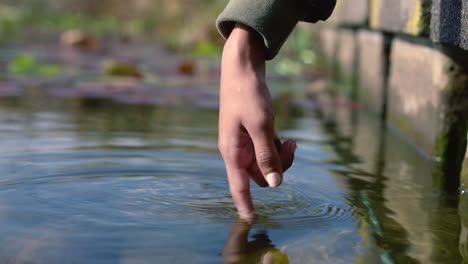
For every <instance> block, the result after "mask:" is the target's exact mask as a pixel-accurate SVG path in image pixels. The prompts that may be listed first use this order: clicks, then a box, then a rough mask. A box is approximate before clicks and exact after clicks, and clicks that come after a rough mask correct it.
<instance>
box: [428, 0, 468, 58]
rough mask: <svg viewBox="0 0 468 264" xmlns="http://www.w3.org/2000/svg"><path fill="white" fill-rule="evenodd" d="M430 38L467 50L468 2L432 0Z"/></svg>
mask: <svg viewBox="0 0 468 264" xmlns="http://www.w3.org/2000/svg"><path fill="white" fill-rule="evenodd" d="M431 18H432V19H431V39H432V40H433V41H435V42H440V43H443V44H447V45H454V46H458V47H460V48H462V49H465V50H468V2H467V1H453V0H433V5H432V16H431Z"/></svg>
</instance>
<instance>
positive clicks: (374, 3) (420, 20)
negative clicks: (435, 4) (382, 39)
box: [369, 0, 431, 36]
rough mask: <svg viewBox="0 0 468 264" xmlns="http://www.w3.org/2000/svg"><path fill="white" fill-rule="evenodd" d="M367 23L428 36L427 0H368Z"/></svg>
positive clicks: (372, 25)
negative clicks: (368, 15)
mask: <svg viewBox="0 0 468 264" xmlns="http://www.w3.org/2000/svg"><path fill="white" fill-rule="evenodd" d="M369 4H370V6H369V10H370V18H369V22H370V23H369V24H370V27H371V28H373V29H380V30H386V31H392V32H403V33H407V34H411V35H416V36H428V35H429V32H428V31H429V29H428V28H429V25H430V6H431V5H430V2H429V1H428V0H370V2H369Z"/></svg>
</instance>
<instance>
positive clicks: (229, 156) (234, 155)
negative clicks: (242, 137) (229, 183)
mask: <svg viewBox="0 0 468 264" xmlns="http://www.w3.org/2000/svg"><path fill="white" fill-rule="evenodd" d="M218 148H219V152H220V153H221V156H222V157H223V159H224V160H225V161H226V162H235V161H236V160H237V159H238V156H239V155H238V151H237V150H236V148H235V147H233V146H231V145H229V144H226V143H221V142H220V143H218Z"/></svg>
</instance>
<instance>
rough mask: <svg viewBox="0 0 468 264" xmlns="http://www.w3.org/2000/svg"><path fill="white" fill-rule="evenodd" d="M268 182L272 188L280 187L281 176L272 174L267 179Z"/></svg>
mask: <svg viewBox="0 0 468 264" xmlns="http://www.w3.org/2000/svg"><path fill="white" fill-rule="evenodd" d="M265 178H266V181H267V182H268V185H269V186H270V187H273V188H274V187H278V186H280V185H281V182H282V179H281V175H280V174H279V173H277V172H271V173H269V174H268V175H267V176H266V177H265Z"/></svg>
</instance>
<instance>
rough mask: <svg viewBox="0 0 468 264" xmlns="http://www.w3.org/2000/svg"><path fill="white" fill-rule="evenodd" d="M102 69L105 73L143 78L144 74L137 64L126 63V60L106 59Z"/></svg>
mask: <svg viewBox="0 0 468 264" xmlns="http://www.w3.org/2000/svg"><path fill="white" fill-rule="evenodd" d="M101 68H102V71H103V72H104V74H107V75H112V76H126V77H135V78H141V77H143V74H141V72H140V71H139V70H138V69H137V67H136V66H135V65H132V64H129V63H126V62H118V61H112V60H110V61H105V62H103V64H102V66H101Z"/></svg>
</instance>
